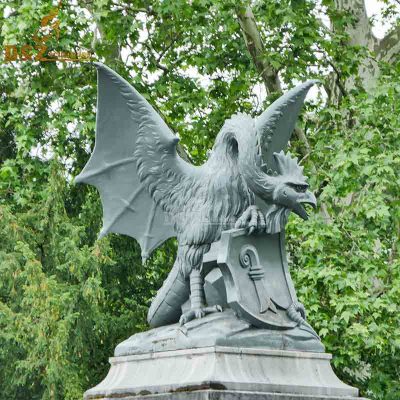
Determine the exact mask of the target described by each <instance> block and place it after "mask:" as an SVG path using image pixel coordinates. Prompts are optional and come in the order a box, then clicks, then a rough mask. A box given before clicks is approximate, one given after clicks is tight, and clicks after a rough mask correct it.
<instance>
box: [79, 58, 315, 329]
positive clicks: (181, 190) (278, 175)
mask: <svg viewBox="0 0 400 400" xmlns="http://www.w3.org/2000/svg"><path fill="white" fill-rule="evenodd" d="M96 66H97V69H98V104H97V121H96V145H95V148H94V151H93V154H92V156H91V158H90V160H89V162H88V163H87V165H86V166H85V168H84V170H83V171H82V173H81V174H80V175H79V176H78V177H77V178H76V181H77V182H85V183H89V184H91V185H94V186H95V187H96V188H97V189H98V190H99V192H100V196H101V200H102V204H103V209H104V215H103V229H102V231H101V233H100V236H104V235H106V234H107V233H109V232H116V233H121V234H126V235H129V236H132V237H134V238H135V239H137V240H138V242H139V243H140V246H141V249H142V257H143V259H144V260H145V259H146V258H147V257H148V256H149V254H150V253H151V252H152V251H153V250H154V249H155V248H157V247H158V246H160V245H161V244H162V243H163V242H164V241H165V240H167V239H168V238H170V237H174V236H175V237H177V239H178V243H179V246H178V253H177V257H176V261H175V263H174V266H173V268H172V270H171V272H170V274H169V276H168V278H167V279H166V280H165V282H164V284H163V286H162V288H161V289H160V290H159V291H158V293H157V295H156V297H155V299H154V300H153V302H152V304H151V307H150V309H149V313H148V322H149V324H150V326H152V327H157V326H163V325H167V324H171V323H175V322H177V321H178V320H180V323H181V324H184V323H186V322H188V321H190V320H191V319H194V318H201V317H203V316H204V315H206V314H208V313H212V312H216V311H221V308H220V307H219V306H213V307H207V305H206V304H205V296H204V277H203V271H202V260H203V255H204V254H205V253H206V252H207V251H208V250H209V249H210V246H211V244H212V243H213V242H215V241H217V240H219V238H220V236H221V232H222V231H224V230H227V229H231V228H233V227H236V228H245V229H247V231H248V233H249V234H252V233H257V232H267V233H271V234H273V233H277V232H280V231H281V230H282V229H283V228H284V226H285V224H286V221H287V218H288V214H289V213H290V211H293V212H295V213H296V214H297V215H299V216H300V217H301V218H303V219H307V212H306V210H305V208H304V204H306V203H308V204H311V205H312V206H314V207H315V206H316V199H315V197H314V195H313V194H312V193H311V192H310V191H309V190H308V184H307V182H306V179H305V177H304V175H303V169H302V167H300V166H299V165H298V163H297V159H295V158H291V156H290V155H287V154H284V153H283V149H284V148H285V147H286V145H287V143H288V141H289V138H290V135H291V133H292V132H293V130H294V126H295V122H296V119H297V117H298V114H299V112H300V108H301V106H302V104H303V102H304V98H305V96H306V94H307V92H308V90H309V89H310V87H311V86H312V85H313V84H314V83H315V82H314V81H308V82H306V83H303V84H301V85H299V86H297V87H295V88H294V89H292V90H290V91H288V92H287V93H286V94H284V95H283V96H281V97H280V98H279V99H278V100H276V101H275V102H274V103H273V104H272V105H271V106H270V107H269V108H268V109H267V110H266V111H265V112H264V113H263V114H262V115H260V116H259V117H258V118H257V119H253V118H251V117H250V116H248V115H245V114H237V115H234V116H232V117H231V118H230V119H228V120H227V121H226V122H225V123H224V125H223V127H222V129H221V130H220V132H219V133H218V135H217V137H216V141H215V144H214V147H213V149H212V152H211V154H210V156H209V158H208V160H207V162H206V163H205V164H204V165H202V166H194V165H191V164H189V163H188V162H186V161H184V160H183V159H182V158H181V157H180V156H179V154H178V152H177V144H178V141H179V139H178V138H177V137H176V136H175V135H174V134H173V132H172V131H171V130H170V128H169V127H168V126H167V124H166V123H165V122H164V121H163V120H162V118H161V117H160V116H159V114H158V113H157V112H156V111H155V110H154V109H153V108H152V107H151V105H150V104H149V103H148V102H147V101H146V100H145V99H144V97H142V96H141V95H140V94H139V93H138V92H137V91H136V90H135V89H134V88H133V87H132V86H131V85H130V84H129V83H127V82H126V81H125V80H124V79H123V78H121V77H120V76H119V75H118V74H116V73H115V72H114V71H113V70H111V69H109V68H108V67H106V66H105V65H102V64H99V63H97V64H96ZM189 296H190V301H191V308H190V310H189V311H187V312H184V313H183V314H182V311H181V306H182V304H183V303H185V302H186V301H187V299H188V298H189Z"/></svg>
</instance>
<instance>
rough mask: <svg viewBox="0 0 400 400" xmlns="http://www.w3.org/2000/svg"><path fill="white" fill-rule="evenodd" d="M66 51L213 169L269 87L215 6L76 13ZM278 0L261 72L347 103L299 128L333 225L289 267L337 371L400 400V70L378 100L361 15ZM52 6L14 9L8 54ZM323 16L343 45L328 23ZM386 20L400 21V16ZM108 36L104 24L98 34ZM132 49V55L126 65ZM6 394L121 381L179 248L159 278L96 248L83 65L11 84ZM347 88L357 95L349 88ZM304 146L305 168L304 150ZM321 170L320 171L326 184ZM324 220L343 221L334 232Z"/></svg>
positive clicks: (2, 164)
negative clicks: (224, 142)
mask: <svg viewBox="0 0 400 400" xmlns="http://www.w3.org/2000/svg"><path fill="white" fill-rule="evenodd" d="M64 3H65V4H63V5H62V8H61V12H60V15H59V19H60V22H61V23H60V37H59V38H58V39H56V38H54V37H53V38H52V39H51V42H49V46H51V48H52V49H54V50H58V51H71V50H74V49H75V50H79V49H87V50H92V51H93V53H94V58H96V59H99V60H101V61H104V62H106V63H107V64H108V65H110V66H111V67H112V68H114V69H116V70H117V71H118V72H119V73H120V74H121V75H123V76H124V77H126V78H127V79H128V80H129V81H130V82H132V83H133V84H134V85H135V86H136V87H137V89H138V90H139V91H140V92H141V93H143V94H144V95H145V96H146V98H148V99H149V101H150V102H151V103H152V104H153V105H154V106H155V107H157V109H158V110H159V111H160V113H162V115H163V116H164V118H165V120H166V121H167V122H168V124H169V125H170V126H171V127H172V129H173V130H174V131H176V132H177V133H178V134H179V136H180V138H181V144H182V145H183V147H184V148H185V150H186V151H187V152H188V153H189V156H190V157H191V159H192V161H193V162H194V163H197V164H199V163H202V162H203V161H204V159H205V157H206V151H207V150H208V149H210V148H211V146H212V144H213V141H214V139H215V136H216V134H217V133H218V131H219V129H220V127H221V126H222V123H223V121H224V120H225V119H226V118H228V117H229V116H230V115H232V114H233V113H235V112H238V111H242V112H248V113H251V114H253V115H255V114H258V113H259V112H260V111H261V110H262V109H263V108H264V107H265V106H266V105H267V104H269V103H270V102H271V101H272V100H273V98H274V97H276V94H273V95H271V96H270V97H268V98H266V99H265V101H264V98H263V96H260V95H258V93H260V91H262V79H261V78H260V76H259V74H258V73H257V70H256V68H255V66H254V64H253V62H252V59H251V57H250V56H249V54H248V51H247V49H246V46H245V42H244V40H243V38H242V32H241V31H240V26H239V24H238V22H237V18H236V12H237V10H238V8H240V7H244V6H245V5H246V3H244V2H242V3H240V2H237V1H235V2H234V1H219V2H211V1H207V0H195V1H191V2H188V1H185V0H164V1H152V2H151V3H150V2H143V1H137V0H134V1H129V2H123V1H111V0H95V1H92V2H78V3H79V4H81V5H73V4H69V3H72V2H64ZM318 4H320V3H319V2H318V3H316V2H314V1H312V0H296V1H294V0H291V1H289V0H284V1H281V0H279V1H278V0H273V1H268V2H255V4H254V7H253V12H254V15H255V17H256V19H257V23H258V27H259V29H260V32H261V36H262V39H263V41H264V47H265V53H264V58H265V60H266V61H267V62H268V63H270V64H271V65H272V66H273V67H274V68H275V69H276V70H279V74H280V77H281V80H282V82H283V83H284V85H287V86H291V85H293V84H294V83H295V82H297V81H299V80H305V79H308V78H310V77H318V78H319V79H320V80H321V81H322V82H323V83H325V86H326V87H327V88H328V87H329V83H330V82H331V81H332V77H333V78H334V81H335V82H336V84H337V86H338V87H339V88H341V91H342V92H343V89H346V90H345V92H346V93H342V98H341V99H339V101H338V99H337V98H335V96H334V91H329V90H327V92H328V100H327V101H325V100H324V98H322V97H321V96H320V97H318V98H317V99H316V100H315V101H314V102H313V103H312V104H308V107H307V108H308V109H307V113H305V114H304V116H303V118H302V121H301V128H302V129H303V130H304V132H305V134H306V137H307V138H308V141H309V142H310V145H311V149H312V151H311V153H310V154H308V155H306V156H305V157H304V161H303V164H304V165H305V168H306V171H307V173H308V175H310V176H311V179H310V184H311V187H312V188H313V189H314V190H315V191H316V192H317V195H318V200H319V202H320V204H321V209H320V211H321V212H319V213H317V214H315V215H314V216H313V217H312V218H311V219H310V220H309V221H308V222H306V223H301V222H300V221H299V220H298V219H296V217H291V219H290V224H289V232H288V241H289V250H290V257H291V268H292V273H293V277H294V279H295V282H296V287H297V290H298V294H299V297H300V300H301V301H303V302H304V304H305V306H306V309H307V310H308V311H309V319H310V322H311V324H312V325H313V326H314V327H315V328H316V330H317V331H318V332H319V333H320V335H321V337H322V339H323V342H324V344H325V345H326V348H327V351H329V352H332V353H333V354H334V359H333V363H334V366H335V369H336V371H337V373H338V374H339V375H340V376H341V378H343V379H344V380H345V381H347V382H349V383H350V384H354V385H356V386H358V387H360V388H361V389H362V393H363V394H364V395H365V396H368V397H370V398H371V399H376V400H381V399H382V400H394V399H396V400H397V399H398V398H399V397H400V393H399V389H398V381H399V378H400V371H399V365H398V360H397V358H396V354H398V353H399V346H400V333H399V330H398V327H399V324H400V320H399V318H400V317H399V311H400V302H399V299H400V296H399V294H400V293H399V292H400V276H399V273H400V272H399V271H400V269H399V267H400V265H399V257H398V254H399V250H400V249H399V244H398V242H399V236H400V235H399V233H400V212H399V210H400V207H399V206H400V204H399V189H398V188H399V185H400V182H399V175H398V171H399V167H400V166H399V162H400V156H399V155H398V148H399V139H398V133H399V130H400V120H399V115H400V86H399V85H398V84H397V83H396V82H399V78H400V69H399V68H398V66H396V65H384V64H383V63H380V64H379V66H380V69H381V71H382V73H381V77H380V79H379V80H377V81H376V83H375V87H374V90H373V91H372V92H370V93H366V92H365V90H364V89H363V88H362V86H361V84H360V77H359V76H358V71H359V66H360V63H361V62H362V60H363V59H364V57H366V55H368V54H369V53H368V51H367V50H366V49H365V48H363V47H362V46H361V47H360V46H352V45H350V44H349V39H350V38H349V35H348V34H347V33H346V29H345V27H346V26H348V24H352V23H354V22H355V21H354V17H353V16H351V15H350V14H349V13H345V12H340V11H337V10H336V9H335V7H334V2H333V1H323V2H322V8H321V6H320V5H318ZM52 7H53V6H52V4H51V3H50V2H49V1H35V2H31V1H24V2H20V1H8V2H7V5H6V4H5V3H2V4H0V13H5V14H6V16H7V18H3V19H1V20H0V32H1V33H0V38H1V43H0V46H1V47H3V46H4V45H6V44H16V45H18V46H21V45H23V44H32V43H33V42H32V36H33V34H35V32H36V31H37V29H38V27H39V26H40V21H41V18H42V17H43V16H44V15H46V14H47V13H48V12H49V11H50V10H51V9H52ZM321 10H322V11H323V12H325V14H327V15H328V16H329V17H330V19H331V21H332V24H333V27H334V30H333V31H329V32H327V29H326V28H324V27H323V26H322V25H321V23H320V21H319V18H318V17H319V15H318V13H319V12H322V11H321ZM386 13H387V15H388V16H390V17H393V16H395V17H397V16H396V13H395V9H394V8H393V7H392V6H391V5H388V7H387V10H386ZM94 25H96V26H97V32H95V29H94ZM121 49H123V51H122V56H120V54H121V51H120V50H121ZM0 76H1V79H0V93H1V94H0V271H1V280H0V366H1V367H0V386H1V389H2V395H3V397H4V398H10V399H17V400H19V399H43V400H44V399H80V398H81V397H82V393H83V391H84V390H86V389H87V388H89V387H91V386H93V385H95V384H96V383H98V382H99V381H100V380H101V378H102V377H104V375H105V373H106V372H107V369H108V364H107V358H108V357H109V356H110V355H111V354H112V351H113V349H114V347H115V345H116V344H117V343H119V342H120V341H122V340H123V339H125V338H127V337H128V336H129V335H131V334H133V333H135V332H137V331H139V330H143V329H145V328H146V325H145V315H146V310H147V307H148V305H149V303H150V299H151V297H152V296H153V295H154V293H155V291H156V290H157V289H158V288H159V287H160V285H161V282H162V281H163V279H164V278H165V277H166V274H167V273H168V271H169V269H170V266H171V265H172V263H173V260H174V255H175V247H176V245H175V243H174V242H173V241H170V242H168V243H167V244H165V245H164V246H163V247H162V248H161V249H160V250H158V251H157V252H156V253H155V254H154V255H153V257H152V258H151V260H150V261H149V263H148V264H147V265H146V266H142V264H141V261H140V251H139V248H138V245H137V243H136V242H135V241H134V240H133V239H131V238H127V237H122V236H120V235H110V236H108V237H107V238H104V239H102V240H99V241H96V236H97V233H98V232H99V229H100V225H101V206H100V202H99V196H98V194H97V192H96V191H95V190H93V189H92V188H90V187H88V186H76V185H74V183H73V181H72V178H73V177H74V176H75V175H77V173H79V172H80V171H81V169H82V167H83V166H84V164H85V163H86V161H87V159H88V156H89V153H90V149H91V148H92V146H93V140H94V126H95V104H96V85H95V72H94V69H93V68H92V67H91V66H90V65H86V64H84V63H61V62H58V63H45V62H28V61H25V62H13V63H3V64H2V68H1V70H0ZM348 80H353V81H354V85H353V86H352V89H351V90H349V89H348V87H347V86H346V82H347V81H348ZM306 147H307V146H306V144H305V143H304V142H300V141H299V140H298V139H297V138H293V141H292V143H291V148H290V150H291V152H292V153H295V154H296V153H297V154H299V155H300V154H301V155H302V156H303V155H304V153H305V150H306V151H307V148H306ZM316 166H317V168H316ZM326 218H328V219H329V220H328V221H326Z"/></svg>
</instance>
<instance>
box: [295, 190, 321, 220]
mask: <svg viewBox="0 0 400 400" xmlns="http://www.w3.org/2000/svg"><path fill="white" fill-rule="evenodd" d="M304 204H309V205H310V206H312V207H313V208H314V209H316V208H317V199H316V197H315V196H314V193H312V192H310V191H308V190H307V191H306V192H305V193H304V194H303V195H302V196H301V197H299V199H298V200H297V202H296V206H295V207H294V208H293V211H294V212H295V213H296V214H297V215H298V216H299V217H300V218H303V219H304V220H307V219H308V214H307V211H306V210H305V208H304Z"/></svg>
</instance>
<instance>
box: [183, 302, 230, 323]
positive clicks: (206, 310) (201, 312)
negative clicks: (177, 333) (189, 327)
mask: <svg viewBox="0 0 400 400" xmlns="http://www.w3.org/2000/svg"><path fill="white" fill-rule="evenodd" d="M221 311H222V307H221V306H218V305H217V306H212V307H200V308H193V309H190V310H189V311H187V312H185V313H183V314H182V315H181V317H180V319H179V325H184V324H186V323H187V322H189V321H192V320H193V319H200V318H203V317H204V316H206V315H207V314H211V313H215V312H221Z"/></svg>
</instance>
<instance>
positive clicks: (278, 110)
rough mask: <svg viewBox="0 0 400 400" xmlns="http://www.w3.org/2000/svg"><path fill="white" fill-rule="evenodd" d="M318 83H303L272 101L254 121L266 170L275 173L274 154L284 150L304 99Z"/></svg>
mask: <svg viewBox="0 0 400 400" xmlns="http://www.w3.org/2000/svg"><path fill="white" fill-rule="evenodd" d="M317 82H318V81H315V80H310V81H307V82H304V83H302V84H300V85H298V86H296V87H294V88H293V89H291V90H289V91H288V92H286V93H285V94H284V95H282V96H281V97H279V98H278V99H277V100H276V101H274V102H273V103H272V104H271V105H270V106H269V107H268V108H267V109H266V110H265V111H264V112H263V113H262V114H261V115H260V116H259V117H258V118H257V120H256V129H257V134H258V137H259V143H260V151H261V156H262V159H263V162H264V164H266V166H267V168H268V169H271V170H272V171H276V162H275V158H274V153H279V152H280V151H281V150H285V148H286V146H287V144H288V142H289V140H290V136H291V135H292V133H293V130H294V128H295V125H296V121H297V118H298V116H299V113H300V110H301V107H302V106H303V103H304V99H305V97H306V95H307V93H308V91H309V90H310V88H311V86H313V85H314V84H315V83H317Z"/></svg>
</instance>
